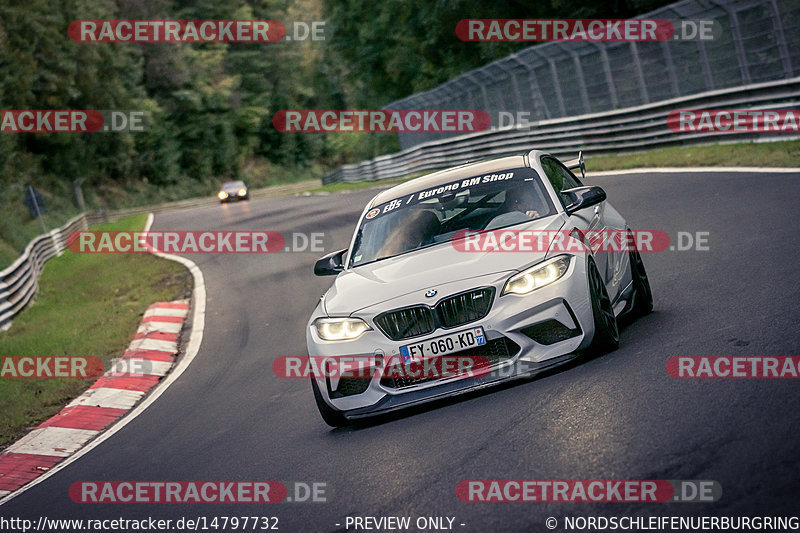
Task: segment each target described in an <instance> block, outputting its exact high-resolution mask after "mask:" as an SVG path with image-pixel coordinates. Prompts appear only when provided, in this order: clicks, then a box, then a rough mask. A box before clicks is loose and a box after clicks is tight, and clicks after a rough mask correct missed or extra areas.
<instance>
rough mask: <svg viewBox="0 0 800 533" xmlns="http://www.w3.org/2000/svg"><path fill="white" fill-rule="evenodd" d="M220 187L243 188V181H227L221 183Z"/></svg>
mask: <svg viewBox="0 0 800 533" xmlns="http://www.w3.org/2000/svg"><path fill="white" fill-rule="evenodd" d="M221 188H222V189H242V188H244V182H243V181H228V182H225V183H223V184H222V187H221Z"/></svg>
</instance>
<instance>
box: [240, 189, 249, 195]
mask: <svg viewBox="0 0 800 533" xmlns="http://www.w3.org/2000/svg"><path fill="white" fill-rule="evenodd" d="M245 194H247V189H239V196H244V195H245Z"/></svg>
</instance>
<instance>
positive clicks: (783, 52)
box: [769, 0, 794, 78]
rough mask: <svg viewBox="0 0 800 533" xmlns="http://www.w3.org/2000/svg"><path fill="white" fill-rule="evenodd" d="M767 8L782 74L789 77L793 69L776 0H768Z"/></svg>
mask: <svg viewBox="0 0 800 533" xmlns="http://www.w3.org/2000/svg"><path fill="white" fill-rule="evenodd" d="M769 8H770V13H771V15H772V26H773V29H774V30H775V43H776V45H777V46H778V55H779V56H780V58H781V64H782V65H783V75H784V76H786V77H787V78H791V77H792V74H794V71H793V70H792V60H791V58H790V56H789V46H788V45H787V44H786V34H785V33H784V31H783V20H781V13H780V10H779V9H778V2H777V0H770V1H769Z"/></svg>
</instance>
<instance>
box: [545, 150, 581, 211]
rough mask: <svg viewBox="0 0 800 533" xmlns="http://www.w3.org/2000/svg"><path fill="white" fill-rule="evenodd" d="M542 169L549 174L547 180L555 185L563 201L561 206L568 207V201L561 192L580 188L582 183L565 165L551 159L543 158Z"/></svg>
mask: <svg viewBox="0 0 800 533" xmlns="http://www.w3.org/2000/svg"><path fill="white" fill-rule="evenodd" d="M542 168H543V169H544V172H545V174H547V179H549V180H550V183H552V184H553V187H554V188H555V190H556V191H558V193H559V194H558V197H559V199H560V200H561V204H562V205H564V206H566V204H567V199H566V198H565V196H564V195H562V194H561V191H563V190H565V189H573V188H575V187H580V186H581V182H580V181H578V178H576V177H575V176H573V175H572V172H570V171H569V170H568V169H567V168H566V167H565V166H564V165H562V164H561V163H559V162H558V161H556V160H554V159H552V158H550V157H543V158H542Z"/></svg>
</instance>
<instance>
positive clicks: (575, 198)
mask: <svg viewBox="0 0 800 533" xmlns="http://www.w3.org/2000/svg"><path fill="white" fill-rule="evenodd" d="M561 194H563V195H565V196H566V197H567V198H566V199H567V200H568V203H567V207H566V210H567V214H568V215H571V214H572V213H574V212H575V211H580V210H581V209H584V208H586V207H591V206H593V205H596V204H599V203H600V202H602V201H604V200H605V199H606V191H604V190H603V189H601V188H600V187H597V186H596V185H593V186H590V187H575V188H574V189H566V190H563V191H561Z"/></svg>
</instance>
